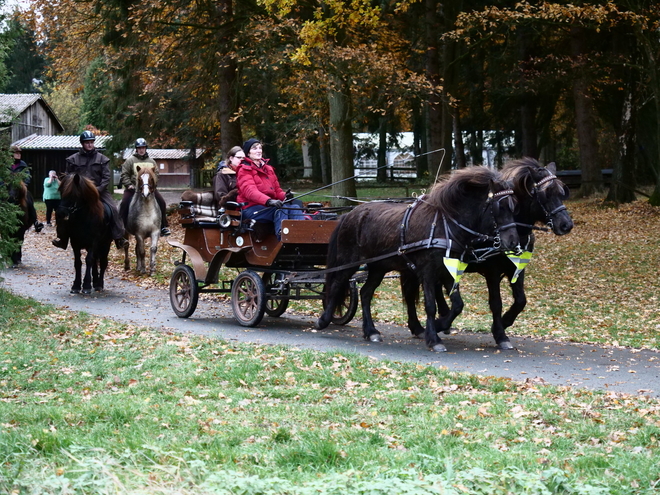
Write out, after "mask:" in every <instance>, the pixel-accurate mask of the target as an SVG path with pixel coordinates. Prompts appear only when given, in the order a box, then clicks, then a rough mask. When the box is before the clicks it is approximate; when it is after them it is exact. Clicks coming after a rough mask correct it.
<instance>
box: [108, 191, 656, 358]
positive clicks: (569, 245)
mask: <svg viewBox="0 0 660 495" xmlns="http://www.w3.org/2000/svg"><path fill="white" fill-rule="evenodd" d="M568 208H569V211H570V212H571V216H572V217H573V220H574V222H575V227H574V229H573V231H572V232H571V233H570V234H568V235H566V236H563V237H557V236H555V235H553V234H551V233H544V232H539V233H537V234H536V236H537V241H536V249H535V253H534V257H533V259H532V262H531V264H530V265H529V267H528V268H527V269H526V279H525V287H526V292H527V299H528V304H527V307H526V308H525V311H524V312H523V313H522V314H521V315H520V317H519V318H518V320H517V321H516V323H515V325H514V326H513V327H512V329H511V330H509V331H508V332H509V333H510V335H511V336H512V337H515V336H516V335H519V336H523V335H524V336H536V337H544V338H551V339H555V340H567V341H573V342H591V343H597V344H604V345H614V346H617V345H622V346H630V347H640V348H651V349H658V348H660V311H658V310H659V309H660V308H659V297H660V269H659V267H660V209H658V208H654V207H651V206H649V205H648V204H647V203H646V202H642V201H637V202H635V203H632V204H629V205H623V206H621V207H619V208H609V207H604V206H603V205H602V201H601V200H599V199H593V200H588V201H569V202H568ZM170 223H171V224H172V230H173V238H175V239H177V240H183V229H181V227H180V226H178V218H177V217H176V213H175V214H174V215H173V217H172V218H171V221H170ZM112 253H113V254H112V257H113V260H112V263H111V267H110V271H111V273H112V274H115V275H118V276H122V277H128V278H129V279H132V280H134V281H135V283H136V284H139V285H142V286H145V287H147V286H159V287H163V288H166V287H167V286H168V284H169V278H170V275H171V272H172V268H173V266H174V261H175V260H179V259H180V258H181V255H180V251H179V250H178V249H175V248H172V247H171V246H169V245H168V244H167V243H166V242H161V243H160V246H159V250H158V267H157V272H158V273H157V274H156V276H155V277H152V278H145V277H140V276H138V275H137V274H135V273H133V272H128V273H125V272H124V271H123V253H121V254H120V253H119V252H118V251H116V250H114V249H113V250H112ZM132 266H134V255H133V254H132ZM235 274H236V271H235V270H226V272H225V273H224V276H225V277H226V279H227V280H231V279H232V278H233V277H235ZM501 292H502V297H503V301H504V304H505V307H506V306H507V304H509V303H510V302H511V301H512V299H511V295H510V291H509V289H508V284H506V283H505V282H503V283H502V285H501ZM461 293H462V295H463V297H464V299H465V301H466V307H465V310H464V312H463V314H462V315H461V316H459V318H458V319H457V320H456V326H457V327H458V328H460V329H464V330H472V331H483V332H490V322H491V316H490V310H489V308H488V304H487V290H486V286H485V283H484V279H483V278H482V277H480V276H479V275H477V274H466V275H465V276H464V277H463V279H462V280H461ZM214 297H215V298H217V299H220V300H222V299H225V297H224V296H202V299H204V298H214ZM290 308H292V309H290V310H289V311H292V310H293V311H296V310H297V311H302V312H305V313H308V314H313V315H318V314H320V311H321V304H320V302H319V301H311V302H295V301H292V303H291V305H290ZM420 311H421V308H420ZM420 314H423V311H422V312H420ZM374 315H375V317H376V319H379V320H380V321H387V322H394V323H399V324H402V325H405V323H406V320H405V311H404V307H403V304H402V303H401V293H400V290H399V282H398V280H397V279H390V280H386V282H385V283H384V284H383V285H382V286H381V289H380V290H379V292H378V293H377V294H376V298H375V306H374ZM356 317H357V318H359V317H360V312H359V311H358V313H357V315H356Z"/></svg>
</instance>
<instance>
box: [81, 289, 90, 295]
mask: <svg viewBox="0 0 660 495" xmlns="http://www.w3.org/2000/svg"><path fill="white" fill-rule="evenodd" d="M82 293H83V294H87V295H89V294H91V293H92V289H83V290H82Z"/></svg>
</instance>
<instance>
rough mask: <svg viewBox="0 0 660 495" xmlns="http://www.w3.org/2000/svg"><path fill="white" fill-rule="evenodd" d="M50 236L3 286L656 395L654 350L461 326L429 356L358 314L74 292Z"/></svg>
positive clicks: (395, 356)
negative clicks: (373, 331)
mask: <svg viewBox="0 0 660 495" xmlns="http://www.w3.org/2000/svg"><path fill="white" fill-rule="evenodd" d="M172 198H175V199H173V202H176V200H177V199H178V196H176V195H174V194H173V195H172ZM169 202H170V199H169V198H168V203H169ZM53 237H54V229H46V230H45V231H44V233H42V234H36V233H34V232H32V231H30V232H29V233H28V239H27V241H26V247H25V249H24V255H23V266H21V267H20V268H17V269H7V270H5V271H4V273H2V276H3V277H4V282H2V283H1V285H2V286H3V287H5V288H7V289H9V290H10V291H12V292H14V293H16V294H20V295H24V296H29V297H32V298H34V299H36V300H38V301H41V302H44V303H49V304H53V305H56V306H60V307H65V308H68V309H71V310H73V311H85V312H87V313H90V314H93V315H99V316H106V317H110V318H113V319H115V320H118V321H123V322H129V323H132V324H137V325H144V326H148V327H152V328H156V329H163V330H171V331H177V332H191V333H195V334H199V335H206V336H211V337H218V338H222V339H227V340H236V341H241V342H257V343H261V344H283V345H291V346H295V347H298V348H301V349H303V348H304V349H316V350H325V351H327V350H332V349H342V350H345V351H351V352H359V353H362V354H366V355H368V356H372V357H374V358H377V359H390V360H394V361H413V362H417V363H421V364H429V365H432V366H444V367H447V368H448V369H451V370H456V371H466V372H470V373H475V374H479V375H494V376H500V377H509V378H512V379H514V380H520V381H524V380H526V379H538V378H540V379H542V380H544V381H545V382H547V383H551V384H556V385H570V386H574V387H585V388H591V389H602V390H610V391H615V392H623V393H629V394H639V393H641V394H646V395H650V396H654V397H660V353H659V352H654V351H638V350H630V349H624V348H610V347H608V348H602V347H598V346H592V345H583V344H569V343H562V342H551V341H543V340H537V339H532V338H520V337H516V336H515V330H514V331H512V332H510V336H511V338H512V342H513V344H514V345H515V346H516V350H514V351H506V352H502V351H499V350H497V349H496V348H495V345H494V341H493V339H492V337H491V336H490V335H486V334H472V333H464V332H459V333H457V334H454V335H449V336H443V341H444V342H445V344H446V345H447V348H448V349H449V352H447V353H442V354H433V353H431V352H429V351H427V350H426V348H425V346H424V343H423V342H422V341H420V340H417V339H413V338H411V337H410V333H409V331H408V329H407V328H404V327H401V326H396V325H379V328H380V330H381V332H382V333H383V336H384V338H385V342H384V343H382V344H374V343H368V342H365V341H364V340H363V339H362V337H361V334H362V331H361V327H360V323H361V322H360V321H357V320H354V321H353V322H351V324H349V325H347V326H346V327H337V326H334V325H331V326H330V328H328V329H326V330H323V331H316V330H314V329H313V322H314V318H313V317H309V316H307V317H305V316H297V315H289V314H288V313H285V314H284V315H283V316H282V317H280V318H270V317H265V318H264V319H263V321H262V323H261V324H260V325H259V326H258V327H257V328H252V329H248V328H243V327H241V326H239V325H238V324H237V323H236V322H235V321H234V319H233V316H232V313H231V308H230V306H229V304H228V303H218V302H216V301H209V300H204V299H203V298H202V299H201V300H200V302H199V305H198V308H197V310H196V312H195V314H194V315H193V316H194V318H190V319H180V318H177V317H176V316H175V315H174V313H173V312H172V309H171V307H170V303H169V296H168V293H167V290H165V289H145V288H142V287H138V286H136V285H135V284H134V283H132V282H130V281H126V280H123V279H122V277H121V276H111V277H109V278H108V279H106V283H105V285H106V291H105V292H103V293H102V294H94V295H91V296H82V295H72V294H69V288H70V286H71V282H72V281H73V261H72V256H71V252H70V251H67V253H66V254H65V255H64V256H63V254H64V253H62V251H61V250H59V249H56V248H54V247H52V246H50V239H51V238H53ZM113 249H114V248H113Z"/></svg>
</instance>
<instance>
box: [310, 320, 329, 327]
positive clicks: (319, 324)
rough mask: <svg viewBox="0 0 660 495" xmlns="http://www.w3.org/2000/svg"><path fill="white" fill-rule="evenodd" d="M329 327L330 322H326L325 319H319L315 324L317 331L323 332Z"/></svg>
mask: <svg viewBox="0 0 660 495" xmlns="http://www.w3.org/2000/svg"><path fill="white" fill-rule="evenodd" d="M328 325H329V322H327V321H325V320H324V319H323V318H319V319H318V320H316V323H315V324H314V327H315V328H316V329H317V330H323V329H324V328H326V327H327V326H328Z"/></svg>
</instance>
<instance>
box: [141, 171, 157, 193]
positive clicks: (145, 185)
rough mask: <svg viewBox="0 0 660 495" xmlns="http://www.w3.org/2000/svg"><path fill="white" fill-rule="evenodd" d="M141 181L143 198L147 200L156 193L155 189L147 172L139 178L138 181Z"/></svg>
mask: <svg viewBox="0 0 660 495" xmlns="http://www.w3.org/2000/svg"><path fill="white" fill-rule="evenodd" d="M140 179H142V186H141V189H142V196H143V197H145V198H147V197H149V194H151V193H153V192H154V189H155V187H154V186H153V185H152V184H151V182H150V181H149V179H150V175H149V174H148V173H146V172H145V173H143V174H142V175H140V176H139V177H138V181H139V180H140Z"/></svg>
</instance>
